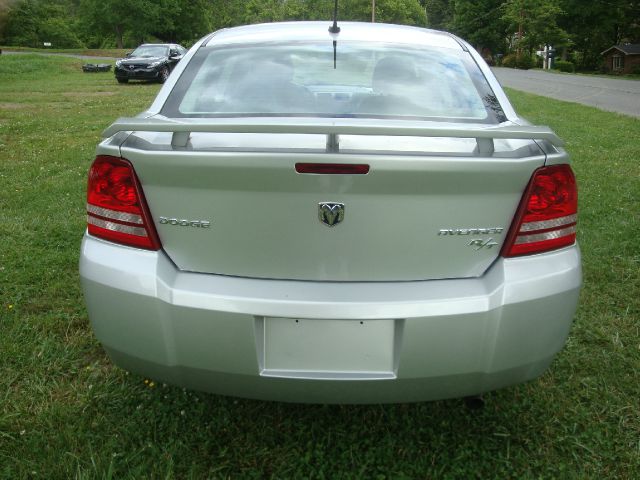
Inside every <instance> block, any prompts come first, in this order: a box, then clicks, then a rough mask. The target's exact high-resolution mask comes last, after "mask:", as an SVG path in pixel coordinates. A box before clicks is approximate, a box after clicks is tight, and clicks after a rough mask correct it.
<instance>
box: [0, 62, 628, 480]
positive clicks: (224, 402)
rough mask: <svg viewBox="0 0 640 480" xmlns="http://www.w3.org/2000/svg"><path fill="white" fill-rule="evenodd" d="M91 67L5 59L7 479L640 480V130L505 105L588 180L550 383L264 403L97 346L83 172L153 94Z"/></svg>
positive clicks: (1, 398) (1, 267)
mask: <svg viewBox="0 0 640 480" xmlns="http://www.w3.org/2000/svg"><path fill="white" fill-rule="evenodd" d="M81 63H82V62H81V61H79V60H73V59H68V58H57V57H56V58H45V57H40V56H31V55H28V56H27V55H20V56H17V55H16V56H5V55H2V56H0V181H1V185H2V188H1V189H0V478H11V479H14V478H47V479H49V478H69V477H77V478H181V479H182V478H225V477H234V478H235V477H243V478H264V477H276V478H286V477H296V478H298V477H300V478H305V477H306V478H380V479H382V478H476V477H477V478H580V479H582V478H594V479H595V478H598V479H599V478H628V479H633V478H640V400H639V399H640V379H639V377H638V375H639V373H640V300H639V297H640V243H639V241H638V239H639V238H640V207H639V200H640V166H639V165H640V164H639V159H640V141H638V139H639V138H640V120H638V119H633V118H630V117H625V116H620V115H615V114H612V113H606V112H602V111H599V110H597V109H594V108H590V107H583V106H578V105H575V104H569V103H563V102H559V101H549V100H544V101H543V100H542V99H541V98H540V97H536V96H533V95H528V94H523V93H518V92H515V91H509V92H508V93H509V95H510V97H511V98H512V100H513V102H514V103H515V105H516V108H517V109H518V110H519V111H520V112H521V113H522V114H523V115H524V116H526V117H528V118H529V119H530V120H531V121H533V122H534V123H540V124H548V125H550V126H551V127H553V128H554V129H555V130H556V131H557V132H558V133H559V134H560V135H561V136H562V137H564V138H565V139H566V140H567V149H568V150H569V152H570V153H571V154H572V156H573V160H574V169H575V171H576V175H577V178H578V181H579V184H580V208H581V212H580V223H579V241H580V244H581V247H582V252H583V258H584V275H585V283H584V288H583V291H582V298H581V304H580V308H579V311H578V313H577V316H576V319H575V323H574V326H573V329H572V332H571V336H570V338H569V341H568V344H567V346H566V348H565V349H564V350H563V351H562V353H561V354H560V355H559V356H558V357H557V359H556V361H555V362H554V363H553V365H552V368H551V369H550V370H549V371H548V372H547V373H546V374H544V375H543V376H542V377H541V378H540V379H538V380H536V381H533V382H530V383H528V384H525V385H521V386H517V387H513V388H508V389H504V390H501V391H498V392H493V393H490V394H488V395H487V396H486V400H487V404H486V406H485V408H484V409H482V410H479V411H471V410H468V409H466V408H465V407H464V405H463V403H462V402H461V401H460V400H449V401H440V402H432V403H421V404H407V405H384V406H326V405H291V404H280V403H268V402H259V401H252V400H243V399H234V398H226V397H220V396H215V395H208V394H203V393H199V392H190V391H183V390H182V389H179V388H174V387H170V386H165V385H161V384H160V385H158V384H155V383H153V382H152V381H149V380H148V379H144V378H141V377H139V376H136V375H133V374H127V373H126V372H124V371H122V370H120V369H118V368H116V367H114V366H113V365H112V364H111V363H110V362H109V360H108V359H107V357H106V356H105V354H104V353H103V351H102V350H101V348H100V345H99V344H98V343H97V341H96V340H95V338H94V337H93V335H92V333H91V330H90V328H89V324H88V320H87V314H86V311H85V308H84V305H83V301H82V295H81V292H80V288H79V282H78V271H77V263H78V252H79V246H80V240H81V237H82V233H83V231H84V228H85V207H84V206H85V199H84V190H85V182H86V173H87V169H88V167H89V164H90V162H91V160H92V159H93V156H94V148H95V145H96V143H97V142H98V141H99V139H100V132H101V131H102V129H103V128H105V127H106V126H107V125H108V124H110V123H111V122H112V121H113V120H114V119H115V118H116V117H118V116H125V115H133V114H135V113H137V112H139V111H141V110H143V109H144V108H145V107H146V106H147V105H148V104H149V103H150V101H151V100H152V98H153V96H154V95H155V93H156V92H157V91H158V86H157V85H151V84H128V85H118V84H116V82H115V80H114V78H113V73H94V74H84V73H82V72H81V70H80V66H81Z"/></svg>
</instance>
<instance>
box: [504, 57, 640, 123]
mask: <svg viewBox="0 0 640 480" xmlns="http://www.w3.org/2000/svg"><path fill="white" fill-rule="evenodd" d="M492 70H493V73H494V74H495V75H496V77H498V80H499V81H500V83H501V84H502V86H504V87H509V88H513V89H515V90H522V91H524V92H529V93H535V94H536V95H542V96H545V97H551V98H556V99H558V100H566V101H567V102H576V103H582V104H584V105H590V106H592V107H597V108H600V109H602V110H608V111H610V112H618V113H623V114H625V115H631V116H633V117H639V118H640V81H637V80H624V79H619V78H602V77H593V76H587V75H571V74H565V73H549V72H545V71H542V70H515V69H512V68H497V67H494V68H492Z"/></svg>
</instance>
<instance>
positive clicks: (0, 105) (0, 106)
mask: <svg viewBox="0 0 640 480" xmlns="http://www.w3.org/2000/svg"><path fill="white" fill-rule="evenodd" d="M23 108H27V105H26V104H25V103H14V102H0V110H22V109H23Z"/></svg>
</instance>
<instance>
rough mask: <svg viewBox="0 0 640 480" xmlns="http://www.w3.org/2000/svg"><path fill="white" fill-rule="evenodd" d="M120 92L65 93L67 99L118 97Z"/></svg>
mask: <svg viewBox="0 0 640 480" xmlns="http://www.w3.org/2000/svg"><path fill="white" fill-rule="evenodd" d="M117 93H118V92H63V93H62V95H64V96H65V97H72V98H79V97H111V96H113V95H117Z"/></svg>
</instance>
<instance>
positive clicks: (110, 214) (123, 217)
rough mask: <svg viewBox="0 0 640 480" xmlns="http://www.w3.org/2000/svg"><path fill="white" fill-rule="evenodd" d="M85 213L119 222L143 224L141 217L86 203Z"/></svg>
mask: <svg viewBox="0 0 640 480" xmlns="http://www.w3.org/2000/svg"><path fill="white" fill-rule="evenodd" d="M87 212H88V213H92V214H94V215H98V216H100V217H105V218H109V219H111V220H117V221H119V222H128V223H137V224H139V225H142V224H143V223H144V221H143V220H142V217H141V216H140V215H137V214H135V213H127V212H119V211H117V210H110V209H108V208H102V207H96V206H95V205H91V204H90V203H87Z"/></svg>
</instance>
